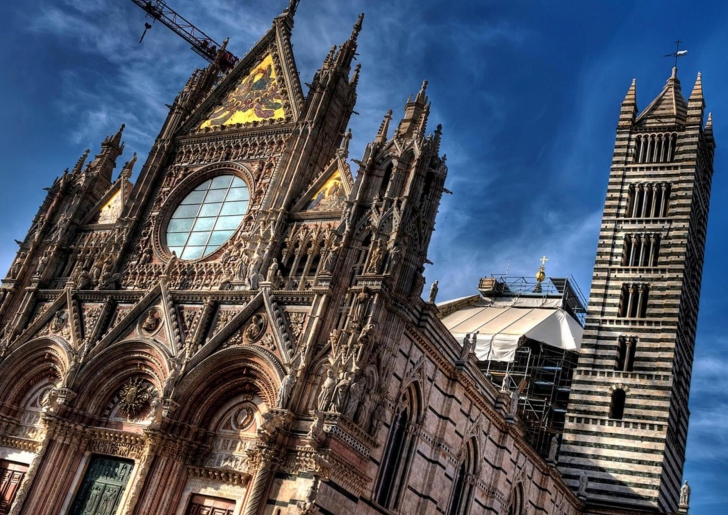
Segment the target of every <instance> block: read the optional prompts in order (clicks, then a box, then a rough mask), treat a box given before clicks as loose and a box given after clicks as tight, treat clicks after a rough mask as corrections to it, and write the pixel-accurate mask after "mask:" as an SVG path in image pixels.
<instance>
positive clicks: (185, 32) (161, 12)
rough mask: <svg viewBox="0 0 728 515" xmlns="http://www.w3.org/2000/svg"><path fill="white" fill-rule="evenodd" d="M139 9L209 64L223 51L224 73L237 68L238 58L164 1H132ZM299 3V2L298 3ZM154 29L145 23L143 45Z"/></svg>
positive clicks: (222, 63) (222, 65)
mask: <svg viewBox="0 0 728 515" xmlns="http://www.w3.org/2000/svg"><path fill="white" fill-rule="evenodd" d="M131 1H132V2H134V3H135V4H137V5H138V6H139V7H141V8H142V9H144V11H145V12H146V13H147V16H148V17H150V18H152V20H153V21H152V23H154V22H155V21H159V22H160V23H162V24H163V25H166V26H167V27H168V28H169V29H171V30H172V32H174V33H175V34H177V35H178V36H180V37H181V38H182V39H184V40H185V41H187V42H188V43H189V44H190V45H192V50H194V51H195V52H197V53H198V54H199V55H200V56H202V57H203V58H204V59H206V60H207V61H209V62H211V63H212V62H214V61H215V59H217V54H218V51H219V50H220V49H222V52H223V54H222V56H221V59H220V68H221V69H222V71H223V72H226V71H228V70H230V69H232V68H233V66H235V64H236V63H237V62H238V58H237V57H235V56H234V55H233V54H232V53H230V52H229V51H228V50H225V48H224V46H221V45H220V44H218V43H217V42H216V41H215V40H214V39H212V38H211V37H210V36H208V35H207V34H205V33H204V32H202V31H201V30H200V29H198V28H197V27H195V26H194V25H193V24H192V23H191V22H189V21H187V20H186V19H185V18H184V17H183V16H182V15H180V14H179V13H178V12H176V11H175V10H174V9H172V8H171V7H169V6H168V5H167V4H166V3H165V2H164V0H153V1H148V0H131ZM296 3H298V2H296ZM151 28H152V25H151V24H150V23H148V22H145V23H144V33H143V34H142V37H141V39H140V40H139V42H140V43H141V42H142V40H143V39H144V36H145V35H146V34H147V31H148V30H149V29H151Z"/></svg>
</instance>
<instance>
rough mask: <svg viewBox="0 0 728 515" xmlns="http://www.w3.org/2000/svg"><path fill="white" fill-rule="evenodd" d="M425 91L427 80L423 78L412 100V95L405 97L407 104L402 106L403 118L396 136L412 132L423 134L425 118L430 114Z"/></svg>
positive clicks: (409, 134) (425, 125)
mask: <svg viewBox="0 0 728 515" xmlns="http://www.w3.org/2000/svg"><path fill="white" fill-rule="evenodd" d="M426 91H427V81H426V80H425V81H422V86H421V87H420V91H419V92H418V93H417V96H416V97H415V99H414V101H412V96H410V97H409V98H408V99H407V104H406V105H405V106H404V118H402V121H401V122H399V127H397V135H398V136H411V135H412V134H413V133H414V132H419V133H420V134H423V135H424V133H425V129H426V128H427V118H428V116H429V114H430V107H429V105H428V103H427V102H428V98H427V95H426Z"/></svg>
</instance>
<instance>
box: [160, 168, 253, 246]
mask: <svg viewBox="0 0 728 515" xmlns="http://www.w3.org/2000/svg"><path fill="white" fill-rule="evenodd" d="M249 203H250V192H249V191H248V186H247V185H246V184H245V181H243V180H242V179H240V178H239V177H236V176H234V175H220V176H217V177H215V178H213V179H210V180H208V181H205V182H203V183H202V184H200V185H199V186H197V187H196V188H195V189H194V190H192V191H191V192H190V193H189V195H187V197H185V199H184V200H183V201H182V202H181V203H180V205H179V206H177V209H175V211H174V214H173V215H172V218H170V220H169V224H168V225H167V247H168V248H169V251H170V252H175V253H176V254H177V256H178V257H179V258H180V259H201V258H204V257H207V256H209V255H210V254H212V253H213V252H215V251H216V250H217V249H219V248H220V247H222V246H223V244H224V243H225V242H226V241H227V240H228V239H230V237H231V236H232V235H233V233H234V232H235V231H236V230H237V228H238V227H239V226H240V223H241V222H242V221H243V217H244V216H245V213H246V212H247V210H248V204H249Z"/></svg>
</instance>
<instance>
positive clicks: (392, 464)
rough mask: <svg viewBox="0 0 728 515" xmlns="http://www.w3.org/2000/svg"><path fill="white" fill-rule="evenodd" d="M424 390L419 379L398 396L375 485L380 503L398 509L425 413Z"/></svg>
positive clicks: (376, 497) (378, 502) (376, 496)
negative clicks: (422, 412) (419, 423)
mask: <svg viewBox="0 0 728 515" xmlns="http://www.w3.org/2000/svg"><path fill="white" fill-rule="evenodd" d="M421 410H422V393H421V391H420V386H419V382H418V381H412V382H411V383H410V384H409V385H407V386H405V388H404V390H403V391H402V393H401V394H400V397H399V399H398V405H397V408H396V410H395V413H394V418H393V420H392V425H391V428H390V431H389V437H388V439H387V445H386V447H385V449H384V455H383V458H382V462H381V466H380V467H379V477H378V479H377V485H376V488H375V499H376V502H377V504H379V505H380V506H382V507H384V508H388V509H393V510H396V509H397V507H398V506H399V503H400V501H401V498H402V493H403V492H404V487H405V486H406V484H407V476H408V475H409V468H410V465H411V463H412V458H413V457H414V451H415V447H416V443H417V434H416V427H417V426H416V423H417V421H418V420H419V419H420V417H421Z"/></svg>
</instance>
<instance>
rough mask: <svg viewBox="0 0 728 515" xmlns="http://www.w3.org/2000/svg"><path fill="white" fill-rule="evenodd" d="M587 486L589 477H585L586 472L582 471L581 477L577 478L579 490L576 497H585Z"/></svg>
mask: <svg viewBox="0 0 728 515" xmlns="http://www.w3.org/2000/svg"><path fill="white" fill-rule="evenodd" d="M587 486H589V477H588V476H587V475H586V472H584V471H583V470H582V471H581V476H579V490H578V491H577V495H579V496H580V497H585V496H586V487H587Z"/></svg>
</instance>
